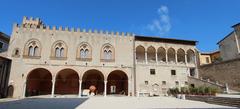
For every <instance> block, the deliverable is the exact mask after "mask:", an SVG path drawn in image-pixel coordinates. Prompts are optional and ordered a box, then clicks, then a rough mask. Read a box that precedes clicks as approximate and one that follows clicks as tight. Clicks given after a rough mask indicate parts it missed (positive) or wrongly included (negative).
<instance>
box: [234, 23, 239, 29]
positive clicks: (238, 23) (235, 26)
mask: <svg viewBox="0 0 240 109" xmlns="http://www.w3.org/2000/svg"><path fill="white" fill-rule="evenodd" d="M239 25H240V23H237V24H235V25H233V26H232V28H234V27H236V26H239Z"/></svg>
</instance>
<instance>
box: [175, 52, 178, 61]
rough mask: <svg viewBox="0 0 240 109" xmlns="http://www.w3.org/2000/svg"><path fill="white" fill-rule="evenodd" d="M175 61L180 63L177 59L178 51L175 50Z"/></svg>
mask: <svg viewBox="0 0 240 109" xmlns="http://www.w3.org/2000/svg"><path fill="white" fill-rule="evenodd" d="M175 62H176V64H177V63H178V60H177V53H176V52H175Z"/></svg>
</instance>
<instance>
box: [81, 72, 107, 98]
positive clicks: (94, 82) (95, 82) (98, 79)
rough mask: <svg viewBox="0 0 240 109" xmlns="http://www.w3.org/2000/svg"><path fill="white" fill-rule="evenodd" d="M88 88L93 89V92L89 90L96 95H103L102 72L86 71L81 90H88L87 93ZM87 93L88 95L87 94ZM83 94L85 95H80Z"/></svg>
mask: <svg viewBox="0 0 240 109" xmlns="http://www.w3.org/2000/svg"><path fill="white" fill-rule="evenodd" d="M90 87H94V88H95V90H91V91H92V92H93V93H94V94H96V95H103V94H104V75H103V74H102V72H100V71H98V70H95V69H92V70H88V71H86V72H85V73H84V74H83V77H82V90H83V91H84V90H88V91H89V93H91V91H90ZM89 93H88V94H89ZM82 94H85V93H82Z"/></svg>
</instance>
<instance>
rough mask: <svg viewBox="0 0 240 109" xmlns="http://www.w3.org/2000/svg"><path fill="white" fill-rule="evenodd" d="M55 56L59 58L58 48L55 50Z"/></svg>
mask: <svg viewBox="0 0 240 109" xmlns="http://www.w3.org/2000/svg"><path fill="white" fill-rule="evenodd" d="M55 56H56V57H60V49H59V48H58V47H57V48H56V49H55Z"/></svg>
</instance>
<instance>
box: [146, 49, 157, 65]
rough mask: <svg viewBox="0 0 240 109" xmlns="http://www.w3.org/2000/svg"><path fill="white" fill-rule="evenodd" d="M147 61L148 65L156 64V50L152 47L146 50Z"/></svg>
mask: <svg viewBox="0 0 240 109" xmlns="http://www.w3.org/2000/svg"><path fill="white" fill-rule="evenodd" d="M147 59H148V62H149V63H155V62H156V49H155V48H154V47H153V46H150V47H148V48H147Z"/></svg>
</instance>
